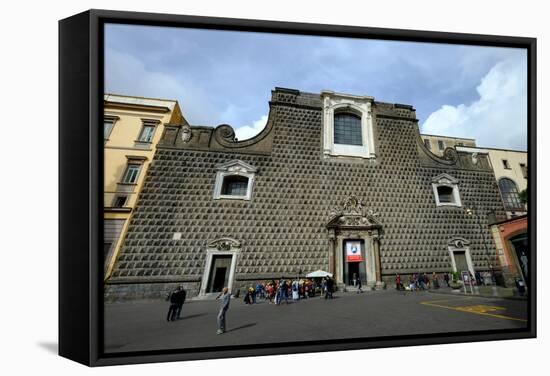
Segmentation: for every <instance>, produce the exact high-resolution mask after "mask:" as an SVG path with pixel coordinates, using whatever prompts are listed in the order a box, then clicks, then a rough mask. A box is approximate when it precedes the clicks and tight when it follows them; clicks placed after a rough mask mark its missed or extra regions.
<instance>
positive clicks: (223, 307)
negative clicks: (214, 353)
mask: <svg viewBox="0 0 550 376" xmlns="http://www.w3.org/2000/svg"><path fill="white" fill-rule="evenodd" d="M217 299H221V303H220V312H218V331H217V332H216V334H222V333H225V327H226V326H225V314H226V313H227V310H228V309H229V302H230V300H231V294H230V293H229V289H228V288H227V287H224V288H223V290H222V292H221V294H220V295H218V297H217V298H216V300H217Z"/></svg>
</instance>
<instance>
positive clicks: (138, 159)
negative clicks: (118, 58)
mask: <svg viewBox="0 0 550 376" xmlns="http://www.w3.org/2000/svg"><path fill="white" fill-rule="evenodd" d="M104 108H105V111H104V123H103V129H104V139H105V141H104V198H103V207H104V209H103V213H104V214H103V218H104V241H103V255H104V272H105V274H104V275H105V279H107V278H108V277H109V276H110V274H111V271H112V268H113V265H114V263H115V261H116V259H117V256H118V251H119V249H120V247H121V245H122V242H123V241H124V236H125V233H126V230H127V227H128V223H129V222H130V219H131V217H132V214H133V212H134V209H135V206H136V203H137V198H138V195H139V192H140V190H141V187H142V185H143V181H144V178H145V175H146V172H147V168H148V166H149V163H150V162H151V161H152V160H153V155H154V154H155V150H156V145H157V142H158V141H159V140H160V138H161V136H162V134H163V132H164V124H182V123H183V124H185V123H187V122H186V121H185V119H184V118H183V115H182V113H181V110H180V107H179V104H178V102H177V101H175V100H164V99H153V98H141V97H130V96H123V95H114V94H105V95H104Z"/></svg>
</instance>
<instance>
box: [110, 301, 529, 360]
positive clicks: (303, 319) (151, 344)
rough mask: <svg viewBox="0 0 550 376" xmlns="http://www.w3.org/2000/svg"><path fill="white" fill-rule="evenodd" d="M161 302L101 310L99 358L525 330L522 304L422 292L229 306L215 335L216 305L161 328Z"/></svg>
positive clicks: (193, 305)
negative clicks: (224, 326) (115, 354)
mask: <svg viewBox="0 0 550 376" xmlns="http://www.w3.org/2000/svg"><path fill="white" fill-rule="evenodd" d="M167 310H168V303H167V302H164V301H161V302H156V301H149V302H132V303H111V304H106V305H105V351H106V352H125V351H140V350H162V349H180V348H196V347H205V346H226V345H235V344H257V343H283V342H292V341H308V340H325V339H343V338H358V337H379V336H391V335H409V334H426V333H450V332H461V331H478V330H491V329H508V328H524V327H526V326H527V320H526V319H527V301H521V300H510V299H495V298H483V297H473V296H470V297H466V296H452V295H444V294H432V293H429V292H398V291H395V290H383V291H368V292H365V293H363V294H354V293H337V294H335V298H334V299H332V300H325V299H322V298H319V297H315V298H311V299H306V300H300V301H298V302H293V303H290V304H288V305H286V304H284V303H283V304H282V305H279V306H277V305H274V304H269V303H267V302H265V301H259V302H258V303H257V304H255V305H245V304H244V303H243V301H242V299H233V300H232V301H231V306H230V309H229V311H228V313H227V332H226V333H224V334H222V335H216V315H217V311H218V302H217V301H190V302H187V303H186V304H185V305H184V307H183V311H182V312H183V313H182V318H181V319H180V320H178V321H175V322H167V321H166V313H167Z"/></svg>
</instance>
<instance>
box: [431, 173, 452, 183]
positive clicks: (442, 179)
mask: <svg viewBox="0 0 550 376" xmlns="http://www.w3.org/2000/svg"><path fill="white" fill-rule="evenodd" d="M432 183H437V184H458V180H457V179H455V178H453V177H452V176H451V175H449V174H445V173H443V174H441V175H437V176H436V177H435V178H433V179H432Z"/></svg>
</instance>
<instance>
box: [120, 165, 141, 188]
mask: <svg viewBox="0 0 550 376" xmlns="http://www.w3.org/2000/svg"><path fill="white" fill-rule="evenodd" d="M140 170H141V164H138V163H128V165H127V166H126V171H125V172H124V175H123V176H122V181H121V183H124V184H136V183H137V180H138V177H139V172H140Z"/></svg>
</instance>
